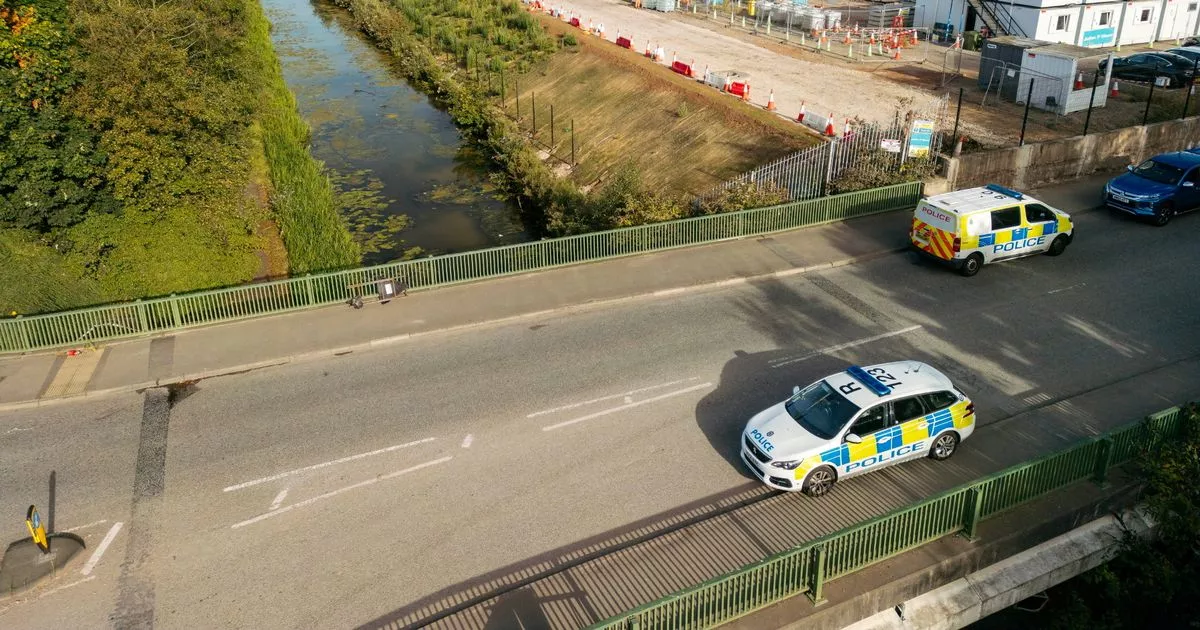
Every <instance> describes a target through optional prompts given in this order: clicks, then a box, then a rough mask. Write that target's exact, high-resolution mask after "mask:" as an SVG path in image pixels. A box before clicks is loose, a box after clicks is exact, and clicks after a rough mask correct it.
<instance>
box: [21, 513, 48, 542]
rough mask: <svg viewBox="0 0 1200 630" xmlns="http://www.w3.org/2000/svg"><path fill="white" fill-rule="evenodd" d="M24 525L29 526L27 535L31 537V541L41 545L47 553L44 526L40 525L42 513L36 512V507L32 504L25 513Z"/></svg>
mask: <svg viewBox="0 0 1200 630" xmlns="http://www.w3.org/2000/svg"><path fill="white" fill-rule="evenodd" d="M25 526H26V527H28V528H29V535H30V536H32V537H33V542H34V543H35V544H36V545H37V546H38V547H41V548H42V551H43V552H45V553H48V552H49V551H50V543H49V541H47V540H46V528H45V527H43V526H42V515H41V514H38V511H37V508H36V507H34V506H32V505H31V506H29V511H28V512H26V513H25Z"/></svg>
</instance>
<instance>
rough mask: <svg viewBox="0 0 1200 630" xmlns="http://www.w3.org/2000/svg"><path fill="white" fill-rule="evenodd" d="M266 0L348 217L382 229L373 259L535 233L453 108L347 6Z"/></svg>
mask: <svg viewBox="0 0 1200 630" xmlns="http://www.w3.org/2000/svg"><path fill="white" fill-rule="evenodd" d="M262 5H263V9H264V11H265V12H266V14H267V17H268V19H270V21H271V25H272V30H271V39H272V42H273V43H274V46H275V51H276V54H277V55H278V56H279V60H280V64H281V66H282V69H283V76H284V79H285V81H286V82H287V85H288V87H289V88H290V89H291V90H292V91H293V92H294V93H295V94H296V101H297V104H298V106H299V110H300V114H301V115H302V116H303V117H304V119H305V120H306V121H307V122H308V124H309V126H310V128H311V129H312V149H311V150H312V153H313V156H314V157H316V158H317V159H318V160H321V161H322V162H324V163H325V165H326V166H327V167H328V168H329V169H330V177H331V178H332V179H333V181H334V184H335V187H336V188H337V190H338V191H339V194H338V199H339V206H341V211H342V213H343V216H344V217H346V218H347V220H348V221H349V222H350V223H351V225H352V226H359V228H360V229H362V230H365V231H366V232H369V233H372V234H374V235H375V237H374V238H373V239H371V240H372V241H373V243H372V244H370V245H368V246H367V247H366V248H365V255H364V262H365V263H367V264H377V263H381V262H386V261H389V260H394V259H396V258H399V257H400V256H402V255H403V253H404V252H405V251H408V250H410V249H411V248H414V247H419V248H421V250H423V253H427V254H444V253H452V252H460V251H467V250H471V249H479V248H482V247H489V246H494V245H503V244H509V243H517V242H521V241H524V240H527V238H528V237H527V236H526V234H525V232H524V230H523V229H522V227H521V224H520V220H519V219H518V218H517V214H516V212H515V211H514V210H513V209H512V208H510V207H509V206H508V205H507V204H506V203H505V202H504V201H502V200H501V199H499V198H498V197H497V196H496V194H495V192H494V189H493V187H492V186H491V185H490V184H489V182H488V177H487V170H486V167H485V165H484V164H483V162H482V160H481V159H479V157H478V155H476V154H475V152H474V151H473V150H472V148H471V147H470V146H469V145H468V144H467V143H465V142H464V141H463V140H462V137H461V135H460V134H459V132H458V130H457V129H456V128H455V126H454V123H453V122H452V121H451V119H450V116H449V115H448V114H447V113H446V112H444V111H442V110H440V109H438V108H437V107H435V106H434V105H433V104H432V103H430V101H429V99H428V98H427V97H426V96H425V95H424V94H422V93H420V92H418V91H416V90H414V89H413V88H411V87H409V86H408V84H407V83H405V81H404V79H403V74H402V73H401V72H400V71H399V70H398V69H396V67H395V65H394V62H393V60H392V59H391V57H390V56H389V55H388V54H387V53H385V52H383V51H381V50H379V49H378V48H376V47H375V46H374V45H373V44H371V42H370V41H369V40H368V39H367V38H366V36H365V35H363V34H362V33H360V32H359V31H358V30H357V29H356V28H355V27H354V23H353V19H352V17H351V16H350V14H349V13H348V12H347V11H345V10H344V9H341V8H339V7H336V6H334V5H333V4H331V3H329V2H327V1H323V0H262ZM402 216H403V217H406V218H407V220H405V219H404V218H401V217H402Z"/></svg>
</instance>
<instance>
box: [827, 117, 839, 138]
mask: <svg viewBox="0 0 1200 630" xmlns="http://www.w3.org/2000/svg"><path fill="white" fill-rule="evenodd" d="M825 135H827V136H829V137H830V138H832V137H833V136H835V135H837V134H836V132H834V130H833V112H829V118H826V119H825Z"/></svg>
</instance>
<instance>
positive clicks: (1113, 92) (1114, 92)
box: [1108, 81, 1121, 98]
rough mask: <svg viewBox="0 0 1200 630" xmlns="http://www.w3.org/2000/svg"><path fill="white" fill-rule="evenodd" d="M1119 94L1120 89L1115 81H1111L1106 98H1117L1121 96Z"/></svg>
mask: <svg viewBox="0 0 1200 630" xmlns="http://www.w3.org/2000/svg"><path fill="white" fill-rule="evenodd" d="M1120 92H1121V89H1120V87H1119V85H1118V84H1117V82H1116V81H1113V84H1112V89H1111V90H1109V91H1108V97H1109V98H1117V97H1118V96H1120V95H1121V94H1120Z"/></svg>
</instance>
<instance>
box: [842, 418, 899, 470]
mask: <svg viewBox="0 0 1200 630" xmlns="http://www.w3.org/2000/svg"><path fill="white" fill-rule="evenodd" d="M891 407H892V404H891V403H886V402H885V403H880V404H878V405H875V406H874V407H871V408H869V409H867V410H865V411H863V412H862V413H861V414H859V416H858V418H857V419H856V420H855V421H854V423H853V424H851V425H850V428H849V429H848V430H847V431H846V433H845V434H844V435H843V437H842V441H843V443H844V447H845V448H846V451H847V452H846V458H845V460H844V463H843V464H842V465H841V470H839V471H838V475H839V476H841V477H853V476H854V475H857V474H859V473H863V472H867V471H869V470H872V469H874V468H878V465H877V464H879V462H880V461H881V458H880V457H879V448H878V440H877V436H878V435H879V434H880V433H881V432H883V431H886V430H887V428H888V427H889V425H891V424H892V409H891ZM850 435H855V436H858V438H859V440H860V441H859V442H858V443H852V442H849V441H847V440H846V438H847V437H849V436H850Z"/></svg>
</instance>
